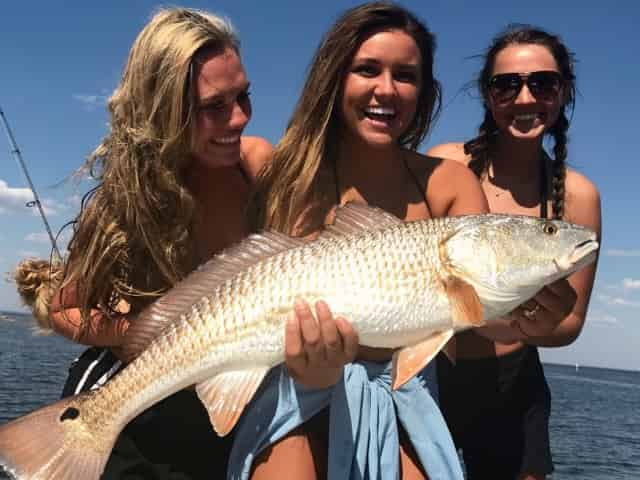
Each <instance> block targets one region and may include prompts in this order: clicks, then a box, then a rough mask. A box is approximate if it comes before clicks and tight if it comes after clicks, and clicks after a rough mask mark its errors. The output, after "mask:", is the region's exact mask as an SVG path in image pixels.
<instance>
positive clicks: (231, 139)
mask: <svg viewBox="0 0 640 480" xmlns="http://www.w3.org/2000/svg"><path fill="white" fill-rule="evenodd" d="M239 140H240V136H239V135H236V136H235V137H222V138H216V139H215V140H214V142H216V143H223V144H229V143H237V142H238V141H239Z"/></svg>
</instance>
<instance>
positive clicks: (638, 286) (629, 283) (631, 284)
mask: <svg viewBox="0 0 640 480" xmlns="http://www.w3.org/2000/svg"><path fill="white" fill-rule="evenodd" d="M622 286H623V287H624V288H625V290H640V280H634V279H633V278H625V279H624V280H622Z"/></svg>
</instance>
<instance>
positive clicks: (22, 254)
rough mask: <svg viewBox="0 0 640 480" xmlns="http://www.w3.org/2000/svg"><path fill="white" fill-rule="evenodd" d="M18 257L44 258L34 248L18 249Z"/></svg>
mask: <svg viewBox="0 0 640 480" xmlns="http://www.w3.org/2000/svg"><path fill="white" fill-rule="evenodd" d="M17 254H18V258H21V259H22V258H42V254H41V253H38V252H34V251H33V250H18V252H17Z"/></svg>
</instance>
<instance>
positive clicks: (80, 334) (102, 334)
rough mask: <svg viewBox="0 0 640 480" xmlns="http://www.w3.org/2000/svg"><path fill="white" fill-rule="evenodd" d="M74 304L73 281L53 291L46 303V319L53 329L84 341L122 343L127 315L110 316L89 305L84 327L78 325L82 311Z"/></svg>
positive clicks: (95, 343) (76, 302)
mask: <svg viewBox="0 0 640 480" xmlns="http://www.w3.org/2000/svg"><path fill="white" fill-rule="evenodd" d="M77 305H78V301H77V292H76V288H75V286H74V285H69V286H67V287H65V288H62V289H60V290H59V291H58V292H56V293H55V295H54V296H53V299H52V301H51V305H50V307H49V319H50V321H51V327H52V328H53V330H54V331H55V332H57V333H59V334H60V335H63V336H65V337H67V338H69V339H70V340H73V341H74V342H77V343H82V344H84V345H93V346H98V347H116V346H119V345H121V344H122V342H123V339H124V335H125V333H126V331H127V328H128V327H129V320H128V319H127V318H126V316H124V315H122V316H117V317H113V318H109V317H107V316H106V315H105V314H104V313H103V312H102V311H100V310H99V309H92V310H91V313H90V316H89V318H88V319H87V323H86V326H85V328H84V329H81V328H80V326H81V323H82V315H81V312H80V308H78V307H77Z"/></svg>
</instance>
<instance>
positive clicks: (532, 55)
mask: <svg viewBox="0 0 640 480" xmlns="http://www.w3.org/2000/svg"><path fill="white" fill-rule="evenodd" d="M478 88H479V90H480V93H481V94H482V99H483V104H484V112H485V113H484V120H483V122H482V124H481V125H480V129H479V134H478V136H477V137H476V138H474V139H472V140H470V141H468V142H466V143H464V144H445V145H440V146H437V147H435V148H433V149H431V150H430V151H429V155H432V156H435V157H441V158H450V159H455V160H457V161H459V162H461V163H463V164H466V165H468V166H469V167H470V168H471V169H472V170H473V172H474V173H475V174H476V175H477V176H478V178H479V179H480V181H481V183H482V188H483V189H484V192H485V194H486V196H487V199H488V201H489V207H490V209H491V211H492V212H496V213H509V214H521V215H532V216H542V217H544V218H547V217H553V218H558V219H563V220H567V221H570V222H573V223H577V224H580V225H586V226H587V227H589V228H591V229H592V230H594V231H596V232H597V233H598V236H599V235H600V230H601V220H600V198H599V194H598V190H597V188H596V187H595V186H594V185H593V184H592V183H591V182H590V181H589V180H588V179H587V178H586V177H584V176H583V175H581V174H580V173H578V172H576V171H575V170H573V169H570V168H568V167H567V165H566V159H567V154H568V151H567V131H568V128H569V119H568V117H567V115H568V111H571V110H572V108H573V105H574V101H575V75H574V69H573V56H572V54H571V53H570V52H569V50H568V49H567V47H566V46H565V45H564V44H563V43H562V41H561V40H560V38H559V37H557V36H555V35H552V34H550V33H548V32H545V31H544V30H541V29H538V28H534V27H530V26H526V25H525V26H515V27H513V28H509V29H507V30H506V31H505V32H503V33H502V34H500V35H499V36H497V37H496V38H495V39H494V41H493V43H492V45H491V46H490V48H489V49H488V50H487V53H486V56H485V62H484V66H483V69H482V71H481V73H480V76H479V78H478ZM545 136H549V137H552V138H553V140H554V143H555V144H554V146H553V155H552V156H550V155H548V154H547V152H546V151H545V149H544V148H543V139H544V137H545ZM595 271H596V265H595V264H592V265H590V266H589V267H587V268H585V269H582V270H580V271H579V272H577V273H574V274H573V275H571V276H570V277H569V278H568V279H566V280H561V281H558V282H556V283H554V284H552V285H549V286H548V287H545V288H543V289H542V290H541V291H540V292H539V293H538V294H537V295H536V297H534V298H533V299H531V300H530V301H528V302H526V303H525V304H524V305H522V306H520V307H519V308H518V309H516V310H515V311H514V312H513V313H512V315H511V316H510V317H509V318H508V319H505V321H504V324H503V325H501V326H500V325H499V326H497V327H491V328H489V327H485V328H484V329H478V330H476V331H468V332H464V333H461V334H459V335H457V338H456V345H457V362H456V364H455V365H454V364H452V363H451V362H450V361H449V360H448V359H447V358H446V357H444V356H439V358H438V373H439V375H438V377H439V386H440V393H441V407H442V410H443V413H444V415H445V418H446V420H447V423H448V425H449V427H450V429H451V432H452V435H453V438H454V441H455V442H456V445H457V446H458V447H460V448H462V451H463V454H464V461H465V465H466V469H467V474H468V476H469V478H470V479H485V478H496V479H502V478H504V479H513V478H519V479H543V478H545V477H546V475H547V474H549V473H551V471H552V470H553V463H552V460H551V452H550V448H549V414H550V409H551V398H550V392H549V387H548V385H547V383H546V380H545V378H544V372H543V369H542V365H541V363H540V359H539V357H538V351H537V347H557V346H563V345H568V344H570V343H571V342H573V341H574V340H575V339H576V338H577V337H578V335H579V334H580V331H581V329H582V327H583V325H584V321H585V317H586V314H587V307H588V304H589V297H590V295H591V289H592V287H593V282H594V277H595ZM468 395H473V396H474V402H473V403H469V402H466V401H464V400H463V399H464V398H465V397H467V396H468ZM487 431H491V432H492V437H491V441H487V436H486V435H487V433H486V432H487Z"/></svg>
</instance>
